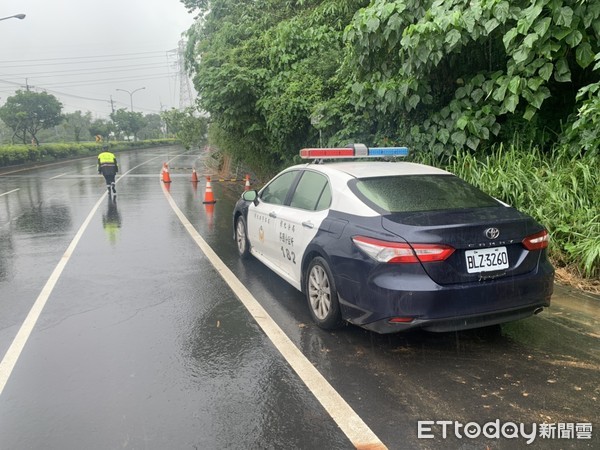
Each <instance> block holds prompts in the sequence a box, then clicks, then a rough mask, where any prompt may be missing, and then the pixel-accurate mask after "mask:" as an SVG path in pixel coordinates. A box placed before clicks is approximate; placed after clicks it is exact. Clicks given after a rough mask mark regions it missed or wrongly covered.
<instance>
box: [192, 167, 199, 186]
mask: <svg viewBox="0 0 600 450" xmlns="http://www.w3.org/2000/svg"><path fill="white" fill-rule="evenodd" d="M197 182H198V174H197V173H196V169H192V183H197Z"/></svg>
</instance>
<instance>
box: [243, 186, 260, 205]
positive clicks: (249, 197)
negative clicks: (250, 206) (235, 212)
mask: <svg viewBox="0 0 600 450" xmlns="http://www.w3.org/2000/svg"><path fill="white" fill-rule="evenodd" d="M242 199H244V200H245V201H247V202H253V203H254V204H255V205H257V204H258V191H255V190H252V191H245V192H244V193H243V194H242Z"/></svg>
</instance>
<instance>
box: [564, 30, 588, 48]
mask: <svg viewBox="0 0 600 450" xmlns="http://www.w3.org/2000/svg"><path fill="white" fill-rule="evenodd" d="M582 39H583V35H582V34H581V31H579V30H573V31H572V32H571V33H570V34H569V35H568V36H567V39H566V41H567V44H569V46H570V47H571V48H573V47H575V46H577V45H579V43H580V42H581V40H582ZM590 51H591V47H590Z"/></svg>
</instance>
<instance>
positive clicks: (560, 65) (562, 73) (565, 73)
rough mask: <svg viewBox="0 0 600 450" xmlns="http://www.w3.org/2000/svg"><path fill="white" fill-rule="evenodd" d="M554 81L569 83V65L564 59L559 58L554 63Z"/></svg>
mask: <svg viewBox="0 0 600 450" xmlns="http://www.w3.org/2000/svg"><path fill="white" fill-rule="evenodd" d="M554 79H555V80H556V81H559V82H566V81H571V69H569V63H568V62H567V60H566V59H565V58H561V59H559V60H558V61H557V62H556V71H555V72H554Z"/></svg>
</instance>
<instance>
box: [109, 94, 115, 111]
mask: <svg viewBox="0 0 600 450" xmlns="http://www.w3.org/2000/svg"><path fill="white" fill-rule="evenodd" d="M110 109H111V110H112V113H113V114H114V113H115V104H114V102H113V98H112V95H111V96H110Z"/></svg>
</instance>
